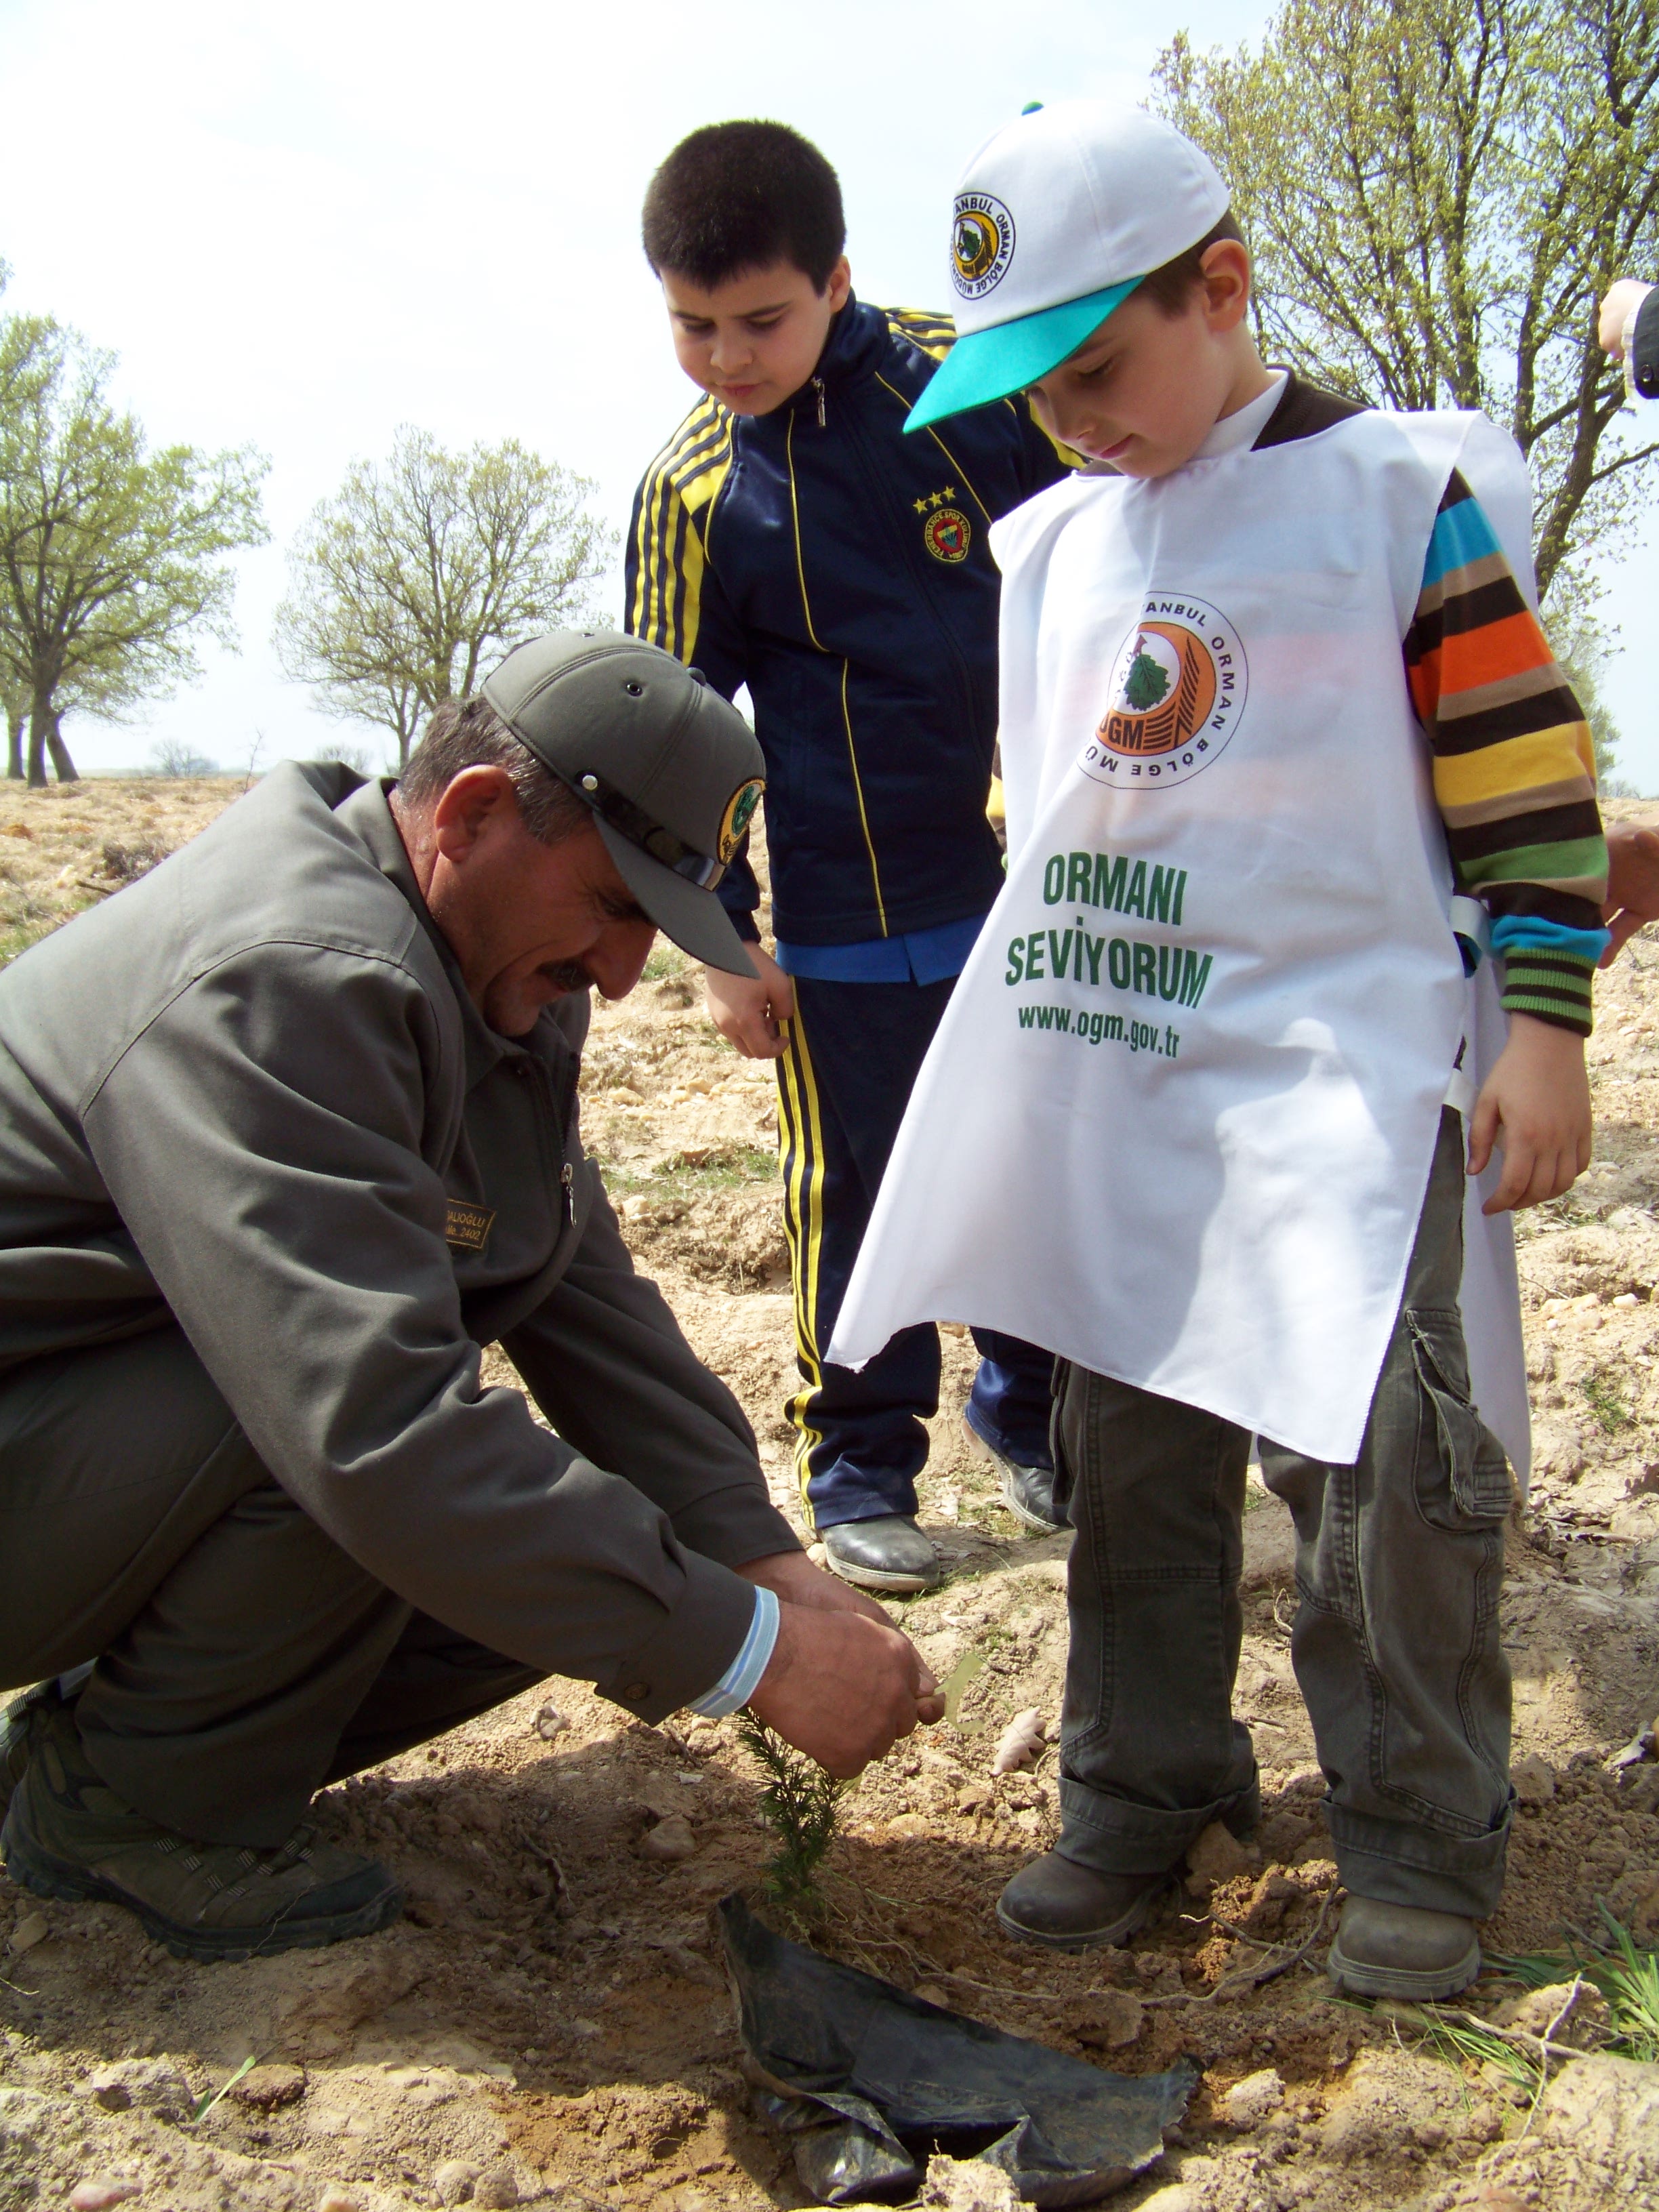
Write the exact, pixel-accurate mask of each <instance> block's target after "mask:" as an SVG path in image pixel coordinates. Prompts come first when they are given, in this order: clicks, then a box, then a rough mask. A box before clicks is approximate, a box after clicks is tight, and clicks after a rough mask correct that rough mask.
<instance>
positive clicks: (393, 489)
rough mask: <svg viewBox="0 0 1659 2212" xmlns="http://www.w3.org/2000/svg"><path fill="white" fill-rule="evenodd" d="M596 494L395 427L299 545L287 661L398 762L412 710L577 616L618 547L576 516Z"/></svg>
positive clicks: (502, 451)
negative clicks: (387, 740) (392, 742)
mask: <svg viewBox="0 0 1659 2212" xmlns="http://www.w3.org/2000/svg"><path fill="white" fill-rule="evenodd" d="M593 489H594V486H593V485H592V483H590V482H589V481H588V480H587V479H586V477H580V476H575V475H573V474H572V473H571V472H570V471H568V470H565V469H562V468H561V467H560V466H559V465H557V463H556V462H552V461H544V460H543V459H541V458H540V457H539V456H538V454H535V453H530V452H528V451H527V450H526V448H525V447H523V446H520V444H519V443H518V442H517V441H516V440H513V439H510V438H509V439H508V440H507V441H506V442H505V443H504V444H502V445H499V446H482V445H479V446H474V447H472V448H471V451H470V452H467V453H447V452H446V451H445V449H444V448H443V447H441V446H440V445H439V444H438V442H437V441H436V440H435V439H434V438H432V437H430V436H428V434H427V433H426V432H425V431H423V430H416V429H411V428H407V427H405V428H403V429H401V430H399V431H398V435H397V437H396V439H395V441H394V442H393V445H392V453H391V457H390V459H388V460H386V462H384V463H382V464H375V463H374V462H368V461H358V462H356V464H354V465H353V466H352V468H351V469H350V470H349V472H348V474H347V476H346V479H345V482H344V483H343V485H342V487H341V489H340V491H339V493H338V495H337V496H336V497H335V498H333V499H331V500H324V501H322V502H321V504H320V505H319V507H317V508H316V509H315V510H314V512H313V514H312V516H311V519H310V520H309V521H308V522H307V524H306V526H305V527H304V528H303V529H302V530H301V532H300V534H299V536H298V538H296V539H295V544H294V546H293V548H292V550H291V551H290V553H289V592H288V596H287V598H286V599H284V600H283V604H282V605H281V606H280V607H279V608H278V610H277V614H276V652H277V657H278V659H280V660H281V662H282V665H283V668H284V670H285V671H287V673H288V674H289V676H291V677H293V678H295V680H296V681H297V682H300V683H302V684H310V685H311V686H312V687H313V691H314V694H315V696H316V698H317V702H318V704H319V706H320V707H321V708H323V710H324V712H325V713H326V714H338V715H342V716H349V717H353V718H355V719H356V720H362V721H366V722H372V723H374V724H376V725H378V726H380V727H381V728H383V729H386V730H389V731H390V732H392V735H393V737H395V738H396V739H397V741H398V764H399V766H400V767H401V766H404V765H405V764H406V763H407V762H408V759H409V749H410V744H411V742H412V741H413V738H414V735H415V732H416V728H417V726H419V724H420V722H421V720H422V718H423V717H424V716H425V715H427V714H430V712H431V711H432V709H433V708H435V707H437V706H441V704H442V703H443V702H444V701H445V700H446V699H461V698H465V697H466V696H469V694H470V693H471V691H472V690H474V689H475V688H476V686H477V680H478V675H479V671H480V669H481V667H482V666H483V664H484V662H485V660H486V659H489V658H493V657H494V656H495V654H496V653H501V652H505V651H507V649H508V648H509V647H512V646H514V645H517V644H519V643H520V641H522V640H523V639H525V638H526V637H532V636H534V635H536V633H537V632H538V631H539V630H544V629H551V628H553V627H555V626H556V625H557V624H559V623H574V622H580V621H581V620H582V619H583V618H584V617H586V616H587V612H588V605H587V592H588V591H589V588H590V587H591V586H592V584H593V583H594V582H595V581H596V580H598V579H599V576H601V575H602V574H604V572H605V568H606V567H607V566H608V564H609V562H610V559H611V555H612V553H613V551H614V550H615V546H616V536H615V533H614V532H612V531H611V530H610V529H609V528H608V527H607V526H605V524H604V523H602V522H600V521H599V520H596V519H595V518H594V517H593V516H592V514H590V513H588V512H587V507H586V501H587V500H588V499H589V497H590V496H591V495H592V491H593Z"/></svg>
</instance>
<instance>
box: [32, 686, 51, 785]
mask: <svg viewBox="0 0 1659 2212" xmlns="http://www.w3.org/2000/svg"><path fill="white" fill-rule="evenodd" d="M51 720H52V694H51V692H50V691H37V692H36V693H35V695H34V696H33V699H32V700H31V701H30V702H29V768H28V784H29V789H30V790H31V791H44V790H45V789H46V729H47V726H48V725H49V724H50V722H51Z"/></svg>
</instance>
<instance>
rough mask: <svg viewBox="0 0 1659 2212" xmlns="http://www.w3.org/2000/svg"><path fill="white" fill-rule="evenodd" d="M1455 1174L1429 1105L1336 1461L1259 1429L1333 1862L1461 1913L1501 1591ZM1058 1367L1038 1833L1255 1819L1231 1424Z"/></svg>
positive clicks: (1140, 1838)
mask: <svg viewBox="0 0 1659 2212" xmlns="http://www.w3.org/2000/svg"><path fill="white" fill-rule="evenodd" d="M1463 1180H1464V1178H1463V1144H1462V1123H1461V1121H1459V1119H1458V1117H1457V1115H1455V1114H1454V1113H1452V1112H1450V1111H1449V1110H1448V1111H1447V1112H1445V1113H1444V1114H1443V1115H1442V1118H1441V1127H1440V1136H1439V1141H1438V1145H1437V1150H1436V1153H1435V1159H1434V1166H1433V1170H1432V1173H1431V1177H1430V1182H1429V1189H1428V1194H1427V1197H1426V1199H1425V1203H1424V1207H1423V1212H1422V1217H1421V1219H1420V1221H1419V1225H1418V1232H1417V1238H1416V1243H1415V1246H1414V1248H1413V1253H1412V1257H1411V1263H1410V1267H1409V1268H1408V1270H1407V1279H1406V1290H1405V1295H1404V1297H1403V1300H1402V1302H1401V1310H1400V1316H1399V1318H1398V1320H1397V1322H1396V1323H1395V1331H1394V1335H1393V1337H1392V1339H1391V1340H1390V1342H1389V1350H1388V1352H1387V1354H1386V1356H1385V1358H1384V1361H1383V1371H1382V1374H1381V1376H1380V1377H1379V1378H1378V1382H1377V1386H1376V1395H1375V1396H1374V1397H1373V1399H1372V1401H1371V1410H1370V1420H1369V1422H1368V1423H1367V1425H1366V1430H1365V1434H1364V1441H1363V1443H1362V1445H1361V1449H1360V1455H1359V1459H1358V1462H1357V1463H1356V1464H1355V1465H1353V1466H1352V1467H1330V1466H1326V1465H1324V1464H1322V1463H1321V1462H1317V1461H1314V1460H1310V1459H1304V1458H1303V1457H1301V1456H1300V1455H1298V1454H1297V1453H1295V1452H1291V1451H1286V1450H1285V1449H1282V1448H1281V1447H1280V1446H1279V1445H1276V1444H1272V1443H1267V1441H1266V1439H1263V1441H1262V1444H1261V1472H1262V1475H1263V1478H1264V1480H1266V1482H1267V1487H1268V1488H1269V1489H1270V1490H1272V1491H1273V1492H1274V1493H1275V1494H1276V1495H1277V1496H1278V1497H1279V1498H1283V1499H1284V1500H1285V1504H1287V1505H1288V1506H1289V1507H1290V1509H1291V1514H1292V1516H1294V1518H1295V1522H1296V1531H1297V1598H1298V1605H1297V1617H1296V1626H1295V1629H1294V1632H1293V1634H1292V1637H1291V1659H1292V1662H1293V1663H1294V1665H1295V1668H1296V1674H1297V1682H1298V1683H1299V1685H1300V1686H1301V1689H1302V1693H1303V1695H1304V1698H1305V1699H1306V1700H1307V1705H1308V1710H1309V1712H1310V1716H1311V1717H1312V1720H1313V1724H1314V1735H1315V1740H1316V1743H1317V1745H1318V1749H1319V1757H1320V1762H1321V1764H1322V1766H1323V1767H1324V1770H1325V1774H1326V1778H1327V1781H1328V1796H1327V1798H1326V1811H1327V1816H1328V1820H1329V1823H1330V1830H1331V1835H1332V1838H1333V1841H1334V1846H1335V1850H1336V1859H1337V1865H1338V1868H1339V1869H1340V1874H1341V1877H1342V1880H1343V1881H1344V1882H1345V1883H1346V1886H1347V1887H1348V1888H1349V1889H1350V1890H1351V1891H1352V1892H1353V1893H1355V1894H1356V1895H1357V1896H1360V1897H1369V1898H1374V1899H1378V1900H1379V1901H1381V1902H1383V1903H1385V1904H1397V1905H1419V1906H1427V1907H1429V1908H1431V1909H1432V1910H1434V1911H1442V1912H1460V1913H1467V1914H1469V1915H1472V1916H1474V1917H1484V1916H1486V1914H1488V1913H1490V1912H1492V1911H1493V1910H1494V1908H1495V1907H1496V1905H1497V1903H1498V1898H1499V1896H1500V1894H1501V1893H1502V1890H1503V1884H1504V1849H1505V1845H1506V1844H1507V1841H1508V1836H1509V1826H1510V1787H1509V1745H1510V1673H1509V1666H1508V1662H1506V1660H1505V1659H1504V1656H1503V1652H1502V1650H1501V1649H1500V1647H1499V1643H1498V1589H1499V1584H1500V1581H1501V1578H1502V1574H1503V1554H1504V1520H1505V1519H1506V1517H1507V1516H1508V1513H1509V1510H1510V1474H1509V1468H1508V1466H1507V1464H1506V1462H1505V1461H1504V1455H1503V1452H1502V1451H1501V1449H1499V1447H1498V1443H1497V1442H1496V1440H1495V1439H1494V1438H1493V1437H1492V1435H1491V1434H1490V1432H1489V1431H1487V1430H1486V1427H1485V1426H1484V1425H1483V1424H1482V1423H1481V1421H1480V1419H1479V1417H1478V1415H1477V1414H1476V1413H1474V1409H1473V1407H1471V1405H1470V1403H1469V1392H1468V1367H1467V1360H1466V1357H1465V1353H1464V1347H1463V1333H1462V1321H1461V1318H1460V1316H1459V1313H1458V1304H1457V1300H1458V1286H1459V1283H1460V1281H1461V1279H1462V1209H1463ZM1059 1387H1060V1396H1059V1399H1058V1401H1057V1403H1056V1407H1055V1422H1054V1430H1055V1442H1056V1444H1057V1447H1058V1449H1057V1450H1056V1453H1055V1459H1056V1462H1057V1464H1058V1466H1059V1468H1060V1495H1061V1496H1062V1497H1063V1496H1064V1495H1065V1494H1066V1487H1065V1486H1066V1485H1067V1484H1069V1486H1070V1510H1071V1516H1072V1520H1073V1523H1074V1525H1075V1527H1076V1529H1077V1541H1076V1543H1075V1545H1074V1546H1073V1552H1072V1559H1071V1568H1070V1601H1069V1602H1070V1612H1071V1652H1070V1657H1069V1661H1068V1663H1067V1672H1066V1705H1065V1714H1064V1718H1063V1721H1062V1725H1061V1752H1060V1811H1061V1816H1062V1824H1063V1826H1062V1833H1061V1837H1060V1845H1059V1848H1060V1851H1061V1853H1062V1854H1063V1855H1064V1856H1065V1857H1067V1858H1070V1859H1073V1860H1074V1861H1076V1862H1077V1863H1079V1865H1083V1866H1089V1867H1094V1868H1096V1869H1098V1870H1100V1871H1101V1872H1103V1873H1112V1874H1137V1873H1147V1874H1152V1873H1161V1872H1163V1871H1164V1870H1165V1869H1169V1868H1170V1867H1173V1866H1174V1865H1175V1864H1176V1862H1177V1861H1178V1860H1179V1859H1180V1857H1181V1856H1182V1853H1183V1852H1184V1851H1185V1850H1186V1849H1187V1846H1188V1844H1191V1843H1193V1842H1194V1841H1195V1840H1196V1839H1197V1838H1198V1836H1199V1835H1200V1833H1201V1832H1202V1831H1203V1830H1204V1829H1205V1827H1206V1826H1208V1824H1209V1823H1210V1822H1211V1821H1212V1820H1225V1821H1226V1822H1227V1824H1228V1825H1229V1826H1232V1827H1234V1828H1236V1829H1238V1830H1240V1831H1243V1830H1245V1829H1247V1828H1249V1826H1251V1825H1253V1823H1254V1820H1255V1812H1256V1803H1257V1795H1256V1770H1255V1755H1254V1753H1253V1752H1252V1749H1251V1745H1250V1737H1249V1730H1248V1729H1246V1728H1245V1727H1244V1726H1243V1724H1242V1723H1240V1722H1238V1721H1237V1720H1235V1719H1234V1718H1233V1715H1232V1706H1231V1700H1232V1686H1233V1676H1234V1673H1235V1671H1236V1669H1237V1664H1238V1652H1239V1641H1240V1636H1241V1633H1242V1627H1243V1621H1242V1615H1241V1611H1240V1606H1239V1598H1238V1577H1239V1571H1240V1566H1241V1563H1242V1556H1243V1537H1242V1521H1243V1505H1244V1472H1245V1467H1246V1464H1247V1462H1248V1459H1249V1443H1250V1439H1249V1432H1248V1431H1245V1430H1243V1429H1241V1428H1237V1427H1235V1426H1234V1425H1233V1424H1232V1423H1231V1422H1229V1421H1224V1420H1221V1419H1218V1418H1217V1417H1216V1416H1215V1415H1214V1414H1211V1413H1200V1412H1199V1411H1198V1410H1197V1409H1196V1408H1195V1407H1190V1406H1184V1405H1180V1404H1177V1403H1176V1402H1175V1401H1173V1400H1171V1399H1167V1398H1158V1397H1155V1396H1153V1395H1152V1393H1150V1392H1148V1391H1146V1390H1140V1389H1134V1388H1133V1387H1131V1386H1130V1385H1128V1384H1127V1383H1116V1382H1113V1381H1111V1380H1109V1378H1108V1377H1106V1376H1101V1375H1096V1374H1091V1372H1090V1371H1089V1370H1086V1369H1084V1368H1079V1367H1072V1368H1069V1369H1067V1370H1063V1379H1062V1380H1061V1381H1060V1385H1059Z"/></svg>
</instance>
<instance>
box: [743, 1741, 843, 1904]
mask: <svg viewBox="0 0 1659 2212" xmlns="http://www.w3.org/2000/svg"><path fill="white" fill-rule="evenodd" d="M738 1735H740V1737H741V1738H742V1741H743V1743H744V1747H745V1749H747V1750H748V1751H749V1752H750V1753H751V1754H752V1755H753V1756H754V1758H755V1759H757V1760H758V1761H759V1763H760V1767H761V1771H762V1772H763V1774H764V1776H765V1777H766V1782H765V1786H764V1787H763V1790H762V1791H761V1798H760V1809H761V1817H762V1819H763V1820H764V1821H765V1822H766V1825H767V1826H768V1827H769V1829H770V1830H771V1832H772V1835H773V1838H774V1841H775V1845H776V1848H775V1850H774V1851H773V1854H772V1857H771V1858H770V1859H769V1861H768V1863H767V1865H766V1869H765V1872H764V1874H763V1876H762V1881H763V1887H764V1888H765V1891H766V1894H767V1896H768V1897H769V1899H771V1901H772V1903H773V1904H774V1905H776V1907H777V1908H778V1910H779V1911H781V1913H782V1914H783V1915H784V1916H785V1917H786V1918H787V1919H788V1920H789V1921H791V1922H792V1923H793V1924H794V1925H795V1926H796V1927H797V1928H804V1927H805V1926H806V1925H807V1924H808V1923H811V1922H812V1921H814V1920H817V1918H819V1917H821V1915H822V1913H823V1897H822V1894H821V1893H820V1892H819V1888H818V1870H819V1869H820V1868H821V1867H822V1865H823V1861H824V1858H825V1857H826V1855H827V1854H828V1852H829V1846H830V1844H833V1843H834V1841H835V1839H836V1826H837V1823H838V1822H839V1820H840V1816H841V1801H842V1797H843V1796H845V1795H846V1793H847V1787H848V1785H847V1784H846V1783H844V1782H837V1781H836V1779H835V1778H834V1777H833V1776H832V1775H829V1774H826V1773H825V1772H824V1771H823V1768H822V1767H821V1766H820V1765H818V1763H817V1760H816V1759H808V1758H807V1756H806V1755H805V1753H804V1752H799V1751H793V1750H791V1748H790V1747H789V1746H788V1745H787V1743H785V1742H784V1741H783V1740H782V1738H781V1736H776V1735H774V1734H773V1733H772V1731H771V1729H769V1728H763V1726H762V1724H761V1723H760V1722H759V1721H757V1719H756V1718H755V1717H754V1715H753V1714H752V1713H748V1712H745V1713H744V1714H743V1715H741V1716H740V1717H739V1719H738Z"/></svg>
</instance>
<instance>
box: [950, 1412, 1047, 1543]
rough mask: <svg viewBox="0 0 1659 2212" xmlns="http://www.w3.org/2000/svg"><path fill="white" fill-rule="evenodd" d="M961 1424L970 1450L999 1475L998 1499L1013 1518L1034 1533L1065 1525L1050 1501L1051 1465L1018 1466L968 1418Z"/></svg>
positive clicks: (1042, 1534)
mask: <svg viewBox="0 0 1659 2212" xmlns="http://www.w3.org/2000/svg"><path fill="white" fill-rule="evenodd" d="M962 1425H963V1430H964V1431H966V1434H967V1437H968V1442H969V1445H970V1447H971V1448H972V1449H973V1450H975V1452H977V1453H978V1455H979V1456H980V1457H981V1459H987V1460H989V1461H990V1462H991V1464H992V1466H993V1467H994V1468H995V1469H996V1471H997V1473H998V1474H999V1475H1000V1477H1001V1480H1002V1502H1003V1504H1005V1505H1006V1507H1007V1509H1008V1510H1009V1511H1010V1512H1011V1513H1012V1515H1013V1516H1014V1518H1015V1520H1016V1521H1018V1522H1022V1523H1023V1524H1024V1526H1025V1527H1026V1528H1029V1529H1030V1531H1031V1532H1032V1534H1034V1535H1037V1536H1052V1535H1053V1534H1054V1532H1055V1531H1056V1529H1060V1528H1066V1527H1067V1526H1068V1525H1069V1524H1068V1523H1067V1522H1065V1521H1064V1520H1062V1519H1061V1517H1060V1513H1059V1510H1057V1508H1056V1507H1055V1504H1054V1469H1053V1468H1051V1467H1022V1466H1021V1465H1020V1463H1019V1462H1018V1460H1016V1459H1010V1458H1009V1456H1008V1455H1007V1453H1006V1452H1001V1451H999V1450H998V1449H997V1448H996V1446H995V1445H994V1444H993V1443H987V1442H986V1440H985V1438H984V1437H982V1436H981V1434H980V1432H979V1431H978V1430H977V1429H976V1428H975V1426H974V1425H973V1423H972V1422H971V1421H969V1420H967V1419H964V1420H963V1424H962Z"/></svg>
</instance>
